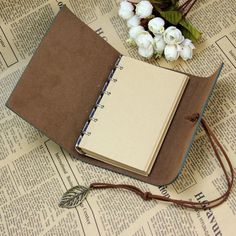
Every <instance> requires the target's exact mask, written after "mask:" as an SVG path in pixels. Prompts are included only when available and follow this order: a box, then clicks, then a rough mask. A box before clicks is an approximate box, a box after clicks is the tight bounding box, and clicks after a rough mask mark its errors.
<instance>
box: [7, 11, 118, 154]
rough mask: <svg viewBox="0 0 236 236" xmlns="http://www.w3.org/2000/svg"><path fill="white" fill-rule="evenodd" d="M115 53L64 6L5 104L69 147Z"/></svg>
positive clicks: (65, 146) (73, 142)
mask: <svg viewBox="0 0 236 236" xmlns="http://www.w3.org/2000/svg"><path fill="white" fill-rule="evenodd" d="M118 57H119V53H118V52H117V51H116V50H115V49H114V48H113V47H111V46H110V45H109V44H108V43H107V42H105V41H104V40H103V39H102V38H101V37H100V36H98V35H97V34H96V33H95V32H94V31H92V30H91V29H90V28H89V27H88V26H87V25H85V24H84V23H83V22H82V21H80V20H79V19H78V18H77V17H76V16H75V15H74V14H73V13H72V12H71V11H70V10H69V9H68V8H67V7H63V8H62V10H60V12H59V13H58V15H57V16H56V18H55V20H54V22H53V24H52V26H51V28H50V30H49V32H48V33H47V34H46V36H45V37H44V39H43V40H42V42H41V44H40V46H39V47H38V49H37V50H36V52H35V54H34V56H33V58H32V59H31V61H30V63H29V65H28V67H27V68H26V70H25V71H24V73H23V75H22V77H21V79H20V80H19V82H18V84H17V85H16V88H15V89H14V91H13V93H12V94H11V96H10V98H9V100H8V102H7V104H6V105H7V106H8V107H9V108H10V109H11V110H13V111H14V112H15V113H17V114H18V115H19V116H21V117H22V118H23V119H25V120H26V121H28V122H29V123H31V124H32V125H33V126H35V127H36V128H38V129H39V130H40V131H42V132H43V133H45V134H46V135H47V136H48V137H49V138H51V139H52V140H53V141H55V142H56V143H58V144H59V145H61V146H62V147H64V148H65V149H67V150H68V151H69V152H73V150H74V146H75V142H76V140H77V138H78V135H79V133H80V131H81V129H82V128H83V125H84V123H85V121H86V120H87V118H88V115H89V113H90V111H91V109H92V107H93V106H94V103H95V101H96V99H97V97H98V95H99V93H100V91H101V89H102V86H103V84H104V81H105V80H107V77H108V75H109V73H110V71H111V69H112V68H113V67H114V64H115V62H116V60H117V58H118Z"/></svg>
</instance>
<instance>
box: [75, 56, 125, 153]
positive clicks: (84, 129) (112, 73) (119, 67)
mask: <svg viewBox="0 0 236 236" xmlns="http://www.w3.org/2000/svg"><path fill="white" fill-rule="evenodd" d="M121 57H122V56H119V58H118V59H117V61H116V63H115V66H114V69H112V70H111V72H110V73H109V75H108V79H107V81H106V82H105V84H104V86H103V88H102V91H101V94H100V95H99V96H98V98H97V101H96V103H95V106H94V108H93V109H92V111H91V112H90V114H89V119H88V121H87V122H86V123H85V125H84V128H83V129H82V131H81V134H80V136H79V138H78V140H77V142H76V145H75V148H76V150H77V151H78V152H79V153H81V154H86V153H84V152H83V151H82V150H81V148H80V147H79V144H80V142H81V140H82V137H83V136H84V135H87V136H90V135H91V134H92V133H91V132H90V131H88V130H87V128H88V126H89V123H90V122H91V121H93V122H97V121H98V119H97V118H95V117H94V113H95V111H96V109H97V108H100V109H103V108H104V107H105V106H104V105H102V104H100V101H101V99H102V97H103V96H104V95H108V96H109V95H111V92H109V91H107V90H106V89H107V87H108V85H109V83H110V82H111V81H112V82H114V83H116V82H117V79H115V78H113V75H114V73H115V71H116V69H119V70H123V68H124V67H123V66H121V65H119V63H120V60H121Z"/></svg>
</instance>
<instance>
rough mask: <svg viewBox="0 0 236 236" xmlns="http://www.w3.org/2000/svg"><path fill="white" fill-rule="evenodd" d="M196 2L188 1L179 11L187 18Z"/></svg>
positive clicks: (193, 0) (194, 0)
mask: <svg viewBox="0 0 236 236" xmlns="http://www.w3.org/2000/svg"><path fill="white" fill-rule="evenodd" d="M196 1H197V0H187V1H186V2H185V3H184V4H182V5H181V6H180V7H179V9H178V10H179V11H180V12H181V13H182V14H183V16H186V15H187V14H188V13H189V11H190V10H191V8H192V7H193V5H194V4H195V3H196Z"/></svg>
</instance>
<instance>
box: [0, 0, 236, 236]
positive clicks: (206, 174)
mask: <svg viewBox="0 0 236 236" xmlns="http://www.w3.org/2000/svg"><path fill="white" fill-rule="evenodd" d="M63 3H64V4H66V5H67V6H68V7H69V8H70V9H71V10H72V11H73V12H74V13H75V14H76V15H77V16H78V17H80V18H81V19H82V20H83V21H84V22H85V23H87V24H88V25H89V26H90V27H91V28H92V29H94V30H95V31H96V32H97V33H98V34H99V35H100V36H101V37H103V38H104V40H107V41H108V42H109V43H110V44H111V45H113V46H114V47H115V48H116V49H118V50H119V51H120V52H121V53H123V54H125V55H130V56H131V57H135V58H138V59H141V58H140V57H139V56H138V55H137V51H136V49H135V48H132V47H130V46H128V45H127V43H126V42H125V41H126V39H127V37H128V33H127V32H128V30H127V28H126V25H125V23H124V21H123V20H122V19H120V18H119V17H118V16H117V7H118V4H117V2H116V1H114V0H113V1H111V0H98V1H92V0H90V1H85V0H65V1H59V0H34V1H33V0H23V1H16V0H11V1H9V0H1V1H0V54H1V55H0V131H1V132H0V235H136V236H140V235H188V236H189V235H233V234H234V229H235V226H234V224H235V220H236V188H235V186H234V188H233V191H232V193H231V195H230V197H229V199H228V201H227V202H226V203H224V204H223V205H221V206H219V207H217V208H215V209H212V210H211V209H210V210H202V211H194V210H186V209H184V208H182V207H176V206H173V205H170V204H166V203H162V202H157V201H149V202H144V201H143V200H142V199H141V198H139V197H138V196H135V195H133V194H131V193H129V192H126V191H123V190H103V191H93V192H91V193H90V195H89V196H88V198H87V200H86V201H85V202H84V203H83V204H82V205H81V206H79V207H77V208H76V209H71V210H67V209H61V208H59V207H58V201H59V198H60V196H61V195H62V194H63V193H64V192H65V191H66V190H67V189H69V188H70V187H72V186H74V185H77V184H78V183H79V184H81V185H85V186H86V185H89V183H91V182H93V181H95V180H96V181H98V180H99V181H101V182H112V183H127V184H134V185H136V186H138V187H140V188H141V189H143V190H144V189H145V190H147V191H151V192H153V193H156V194H162V195H164V196H171V197H175V198H178V199H192V200H195V201H196V200H197V201H203V200H206V199H208V200H210V199H211V198H215V197H217V196H218V195H219V194H220V193H222V192H223V191H224V190H225V189H226V181H225V179H224V176H223V173H222V170H221V169H220V166H219V164H218V162H217V161H216V159H215V157H214V155H213V152H212V149H211V147H210V145H209V142H208V141H207V138H206V136H205V134H204V132H202V130H199V132H198V135H197V137H196V140H195V142H194V145H193V148H192V150H191V153H190V155H189V158H188V160H187V163H186V165H185V167H184V168H183V172H182V174H181V176H180V177H179V178H178V179H177V180H176V181H175V182H174V183H173V184H171V185H169V186H162V187H155V186H152V185H148V184H146V183H142V182H140V181H137V180H134V179H131V178H128V177H126V176H122V175H120V174H116V173H113V172H111V171H107V170H104V169H101V168H98V167H95V166H92V165H89V164H86V163H83V162H81V161H77V160H75V159H73V157H71V156H70V155H69V154H68V153H67V152H66V151H64V150H63V149H61V148H60V147H59V146H58V145H56V144H55V143H54V142H52V141H51V140H49V139H48V138H47V137H46V136H45V135H43V134H42V133H40V132H39V131H37V130H36V129H34V128H33V127H32V126H30V125H29V124H27V123H26V122H25V121H24V120H22V119H21V118H19V117H18V116H17V115H15V114H13V113H12V112H11V111H9V110H8V109H7V108H6V107H5V105H4V104H5V102H6V100H7V98H8V96H9V95H10V93H11V91H12V90H13V88H14V86H15V84H16V82H17V80H18V79H19V78H20V75H21V73H22V71H23V70H24V68H25V66H26V65H27V63H28V62H29V60H30V58H31V56H32V55H33V52H34V51H35V49H36V48H37V46H38V44H39V43H40V40H41V39H42V37H43V35H44V34H45V33H46V31H47V30H48V28H49V27H50V24H51V22H52V20H53V18H54V16H55V15H56V14H57V12H58V11H59V8H60V6H62V4H63ZM235 9H236V2H235V0H228V1H220V0H199V1H198V2H197V4H196V5H195V6H194V8H193V9H192V10H191V13H190V14H189V16H188V18H189V20H190V21H191V22H192V23H193V24H194V25H195V26H197V27H198V28H199V29H200V30H201V31H202V32H203V37H202V39H201V40H200V42H199V43H198V45H197V49H196V51H195V54H194V58H193V59H192V60H191V61H188V62H187V63H186V62H184V61H181V60H178V61H177V62H174V63H167V62H166V61H165V60H164V59H162V60H159V61H149V62H150V63H154V64H159V65H161V66H164V67H169V68H174V69H177V70H181V71H186V72H190V73H193V74H197V75H200V76H208V75H209V74H211V73H213V71H214V70H215V69H216V68H217V67H218V66H219V65H220V63H221V62H222V61H223V62H224V63H225V66H224V69H223V72H222V74H221V76H220V80H219V81H218V83H217V85H216V88H215V90H214V92H213V95H212V97H211V99H210V103H209V105H208V108H207V111H206V113H205V118H206V120H207V121H208V123H209V124H210V126H211V127H212V129H213V130H214V132H215V134H216V135H217V137H218V138H219V139H220V141H221V142H222V143H223V145H224V148H225V149H226V151H227V153H228V154H229V156H230V158H231V161H232V163H233V166H234V168H235V167H236V158H235V157H236V80H235V77H236V27H235V25H236V10H235Z"/></svg>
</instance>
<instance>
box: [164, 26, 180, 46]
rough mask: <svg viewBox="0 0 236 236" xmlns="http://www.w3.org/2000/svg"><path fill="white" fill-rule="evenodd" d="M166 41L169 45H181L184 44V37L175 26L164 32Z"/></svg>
mask: <svg viewBox="0 0 236 236" xmlns="http://www.w3.org/2000/svg"><path fill="white" fill-rule="evenodd" d="M164 40H165V42H166V43H167V44H180V43H182V42H183V40H184V36H183V35H182V33H181V31H180V30H179V29H177V28H176V27H175V26H170V27H168V28H167V29H166V30H165V32H164Z"/></svg>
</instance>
